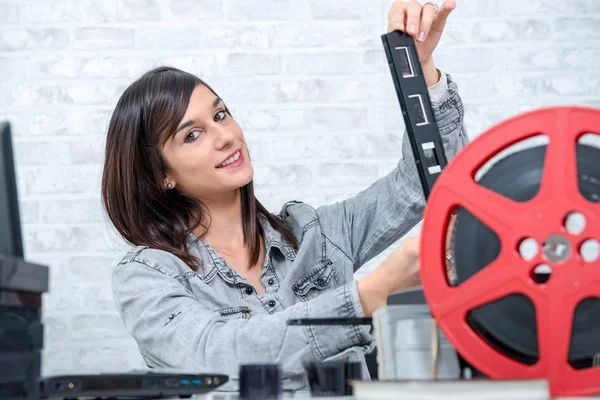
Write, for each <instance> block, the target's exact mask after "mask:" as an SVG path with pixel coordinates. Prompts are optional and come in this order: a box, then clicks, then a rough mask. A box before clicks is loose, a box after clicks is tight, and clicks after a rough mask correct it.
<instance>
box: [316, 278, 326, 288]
mask: <svg viewBox="0 0 600 400" xmlns="http://www.w3.org/2000/svg"><path fill="white" fill-rule="evenodd" d="M324 284H325V279H323V278H319V279H317V285H319V286H323V285H324Z"/></svg>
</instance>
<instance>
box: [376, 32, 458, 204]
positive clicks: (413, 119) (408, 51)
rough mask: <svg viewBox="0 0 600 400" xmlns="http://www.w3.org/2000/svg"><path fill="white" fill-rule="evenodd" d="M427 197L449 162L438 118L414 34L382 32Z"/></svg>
mask: <svg viewBox="0 0 600 400" xmlns="http://www.w3.org/2000/svg"><path fill="white" fill-rule="evenodd" d="M381 39H382V42H383V48H384V50H385V55H386V57H387V60H388V64H389V66H390V71H391V73H392V79H393V81H394V87H395V88H396V94H397V96H398V101H399V102H400V107H401V109H402V115H403V116H404V123H405V125H406V131H407V134H408V139H409V140H410V145H411V148H412V151H413V155H414V158H415V162H416V165H417V170H418V172H419V178H420V179H421V185H422V187H423V192H424V194H425V198H426V199H427V198H428V197H429V194H430V193H431V190H432V189H433V185H434V184H435V182H436V180H437V178H438V176H439V175H440V173H441V172H442V170H443V169H444V167H445V166H446V164H447V159H446V155H445V153H444V148H443V146H442V137H441V135H440V132H439V129H438V125H437V121H436V120H435V118H434V115H433V108H432V106H431V99H430V98H429V92H428V89H427V84H426V83H425V77H424V75H423V70H422V68H421V63H420V62H419V58H418V55H417V49H416V46H415V41H414V39H413V37H412V36H410V35H408V34H406V33H404V32H401V31H392V32H389V33H387V34H385V35H382V36H381Z"/></svg>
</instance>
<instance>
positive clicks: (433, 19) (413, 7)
mask: <svg viewBox="0 0 600 400" xmlns="http://www.w3.org/2000/svg"><path fill="white" fill-rule="evenodd" d="M455 8H456V1H455V0H445V1H444V2H443V3H442V5H441V6H439V9H438V6H437V5H436V4H434V3H432V2H426V3H424V4H423V5H421V3H419V2H418V1H416V0H410V1H408V2H406V1H402V0H396V1H395V2H394V4H392V7H391V8H390V11H389V12H388V32H391V31H394V30H401V31H403V32H406V33H408V34H409V35H411V36H413V37H414V38H415V44H416V46H417V52H418V53H419V61H420V62H421V65H423V66H424V65H426V64H427V63H429V62H430V61H431V55H432V54H433V51H434V50H435V48H436V47H437V45H438V43H439V42H440V39H441V37H442V32H443V31H444V27H445V26H446V21H447V19H448V16H449V15H450V13H451V12H452V10H454V9H455Z"/></svg>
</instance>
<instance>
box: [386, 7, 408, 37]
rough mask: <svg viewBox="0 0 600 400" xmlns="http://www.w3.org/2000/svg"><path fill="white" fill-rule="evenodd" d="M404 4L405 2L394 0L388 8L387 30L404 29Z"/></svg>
mask: <svg viewBox="0 0 600 400" xmlns="http://www.w3.org/2000/svg"><path fill="white" fill-rule="evenodd" d="M406 5H407V3H405V2H403V1H401V0H396V1H395V2H394V4H393V5H392V8H390V12H389V13H388V32H392V31H395V30H400V31H403V32H404V30H405V25H404V22H405V20H406V14H405V12H406V10H405V9H406Z"/></svg>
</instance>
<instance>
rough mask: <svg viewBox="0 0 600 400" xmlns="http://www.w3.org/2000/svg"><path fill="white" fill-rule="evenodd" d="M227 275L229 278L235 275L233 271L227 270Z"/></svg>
mask: <svg viewBox="0 0 600 400" xmlns="http://www.w3.org/2000/svg"><path fill="white" fill-rule="evenodd" d="M225 275H227V277H228V278H231V277H232V276H233V274H232V273H231V271H227V272H226V273H225Z"/></svg>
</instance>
